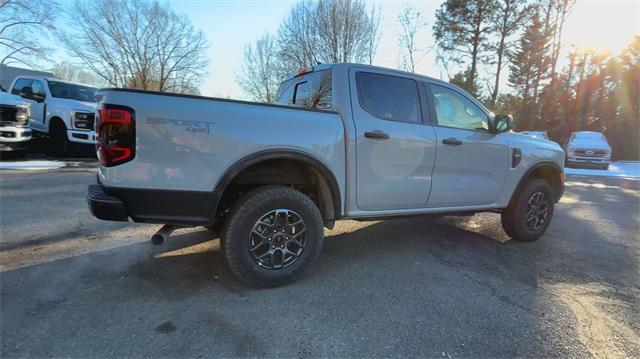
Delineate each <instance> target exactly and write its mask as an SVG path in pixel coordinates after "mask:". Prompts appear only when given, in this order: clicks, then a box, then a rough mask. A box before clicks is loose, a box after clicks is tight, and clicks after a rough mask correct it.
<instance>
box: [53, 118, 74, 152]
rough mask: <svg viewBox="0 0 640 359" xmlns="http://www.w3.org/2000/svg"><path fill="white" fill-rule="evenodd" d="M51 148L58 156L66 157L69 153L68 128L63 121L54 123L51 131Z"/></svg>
mask: <svg viewBox="0 0 640 359" xmlns="http://www.w3.org/2000/svg"><path fill="white" fill-rule="evenodd" d="M49 136H50V140H51V147H52V149H53V152H54V154H55V155H57V156H64V155H66V154H67V153H68V152H69V147H70V146H69V139H68V138H67V127H66V126H65V125H64V123H62V121H53V122H52V123H51V128H50V130H49Z"/></svg>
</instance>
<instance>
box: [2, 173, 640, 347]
mask: <svg viewBox="0 0 640 359" xmlns="http://www.w3.org/2000/svg"><path fill="white" fill-rule="evenodd" d="M94 182H95V164H94V163H93V162H92V161H91V160H84V161H81V162H80V164H79V165H78V164H76V165H74V166H66V167H63V168H59V169H52V170H41V171H0V216H1V218H0V220H1V226H2V232H1V234H2V236H1V239H0V341H1V343H0V345H1V346H0V357H2V358H10V357H247V356H253V357H255V356H260V357H336V356H340V357H370V356H420V357H453V358H456V357H477V358H487V357H523V356H525V357H562V358H568V357H577V358H585V357H590V356H592V357H640V275H639V273H640V268H639V267H640V260H639V259H640V238H639V233H640V181H632V180H625V179H612V178H604V177H598V178H595V177H593V178H592V177H588V176H570V177H568V179H567V189H566V194H565V196H564V198H563V199H562V201H561V203H559V204H558V205H557V207H556V213H555V217H554V219H553V222H552V224H551V226H550V227H549V230H548V232H547V234H546V235H545V236H544V237H543V238H542V239H540V240H539V241H537V242H534V243H517V242H514V241H510V240H508V237H506V235H505V234H504V233H503V232H502V230H501V228H500V220H499V216H498V215H496V214H478V215H475V216H472V217H413V218H407V219H396V220H389V221H381V222H355V221H342V222H338V224H337V225H336V228H335V229H334V230H332V231H326V232H325V235H326V241H325V247H324V250H323V253H322V255H321V257H320V260H319V262H318V264H317V265H316V266H315V267H314V268H313V269H312V270H311V271H310V272H309V273H308V275H307V276H305V277H304V278H302V280H300V281H298V282H296V283H294V284H291V285H288V286H285V287H280V288H275V289H267V290H265V289H262V290H257V289H251V288H247V287H245V286H243V285H242V284H240V283H239V282H237V281H236V279H235V278H234V277H233V276H232V274H231V273H230V272H229V270H228V269H227V268H226V266H225V264H224V261H223V258H222V254H221V252H220V249H219V243H218V240H217V239H216V238H215V234H213V233H211V232H209V231H208V230H206V229H202V228H195V229H183V230H180V231H178V232H177V233H176V234H175V235H174V236H173V237H172V238H171V239H170V240H169V241H168V242H167V243H165V244H164V245H163V246H160V247H158V246H153V245H151V244H150V243H149V237H150V235H151V234H152V233H153V232H154V231H155V230H157V229H158V228H159V226H156V225H142V224H133V223H129V224H127V223H118V222H103V221H99V220H96V219H94V218H92V217H91V216H90V215H89V213H88V211H87V208H86V202H85V193H86V187H87V185H89V184H91V183H94Z"/></svg>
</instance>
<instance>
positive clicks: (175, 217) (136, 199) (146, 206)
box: [87, 184, 221, 226]
mask: <svg viewBox="0 0 640 359" xmlns="http://www.w3.org/2000/svg"><path fill="white" fill-rule="evenodd" d="M220 197H221V194H220V193H217V192H196V191H173V190H149V189H139V188H120V187H105V186H103V185H100V184H95V185H90V186H89V188H88V190H87V202H88V204H89V210H90V211H91V214H92V215H93V216H94V217H96V218H98V219H103V220H108V221H128V218H131V219H132V220H133V221H134V222H141V223H161V224H174V225H203V226H208V225H212V224H213V223H214V221H215V212H216V209H217V206H218V202H219V201H220Z"/></svg>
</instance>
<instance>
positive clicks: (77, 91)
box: [49, 81, 96, 102]
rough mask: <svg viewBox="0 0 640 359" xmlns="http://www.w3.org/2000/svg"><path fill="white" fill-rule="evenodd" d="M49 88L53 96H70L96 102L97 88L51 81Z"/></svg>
mask: <svg viewBox="0 0 640 359" xmlns="http://www.w3.org/2000/svg"><path fill="white" fill-rule="evenodd" d="M49 90H50V91H51V95H52V96H53V97H60V98H68V99H72V100H78V101H86V102H96V100H95V94H96V88H95V87H89V86H81V85H74V84H70V83H66V82H57V81H49Z"/></svg>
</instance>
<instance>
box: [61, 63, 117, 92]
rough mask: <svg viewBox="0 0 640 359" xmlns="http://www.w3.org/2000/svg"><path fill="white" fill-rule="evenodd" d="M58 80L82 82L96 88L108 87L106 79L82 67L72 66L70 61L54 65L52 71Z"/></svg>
mask: <svg viewBox="0 0 640 359" xmlns="http://www.w3.org/2000/svg"><path fill="white" fill-rule="evenodd" d="M50 71H51V72H53V75H54V76H55V77H56V78H59V79H63V80H68V81H74V82H80V83H83V84H87V85H92V86H96V87H103V86H106V85H107V83H106V81H104V79H102V78H100V77H98V76H97V75H96V74H95V73H93V72H90V71H86V70H84V69H83V68H82V67H80V66H77V65H75V64H72V63H70V62H68V61H62V62H59V63H56V64H55V65H53V67H52V68H51V69H50Z"/></svg>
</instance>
